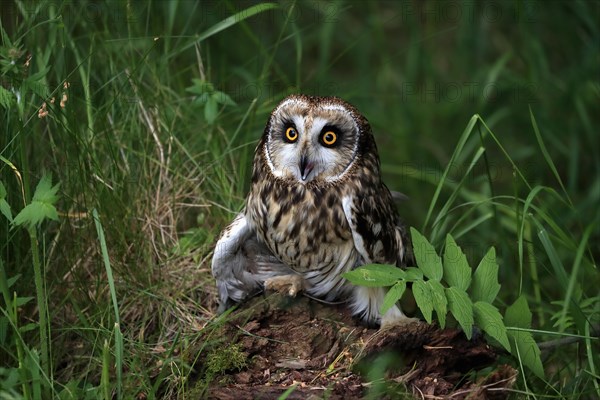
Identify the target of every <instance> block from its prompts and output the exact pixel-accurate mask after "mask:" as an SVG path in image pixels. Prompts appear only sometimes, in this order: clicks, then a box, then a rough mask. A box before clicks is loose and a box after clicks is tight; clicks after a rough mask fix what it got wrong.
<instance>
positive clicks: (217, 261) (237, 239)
mask: <svg viewBox="0 0 600 400" xmlns="http://www.w3.org/2000/svg"><path fill="white" fill-rule="evenodd" d="M211 269H212V274H213V276H214V277H215V279H216V281H217V289H218V291H219V309H218V312H219V313H222V312H223V311H225V310H226V309H227V308H229V307H230V306H231V305H232V302H233V303H239V302H240V301H242V300H244V299H245V298H247V297H249V296H252V295H254V294H257V293H260V292H261V291H262V290H263V285H264V281H265V280H266V279H268V278H270V277H272V276H276V275H282V274H285V273H288V271H289V270H288V268H287V267H286V266H285V265H284V264H283V263H282V262H281V261H279V259H277V258H276V257H275V256H274V255H273V254H272V253H271V252H270V251H269V249H268V248H267V246H266V245H265V244H264V243H262V242H261V241H260V240H259V239H258V237H257V235H256V232H255V231H254V229H253V228H252V226H251V224H250V223H249V222H248V219H247V218H246V216H245V215H244V213H239V214H238V215H237V216H236V217H235V219H234V220H233V222H231V224H229V226H227V227H226V228H225V229H224V230H223V232H222V233H221V236H220V237H219V240H218V241H217V245H216V246H215V250H214V254H213V259H212V265H211Z"/></svg>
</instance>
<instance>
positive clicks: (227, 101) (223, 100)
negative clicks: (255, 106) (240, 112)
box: [213, 91, 237, 106]
mask: <svg viewBox="0 0 600 400" xmlns="http://www.w3.org/2000/svg"><path fill="white" fill-rule="evenodd" d="M213 96H214V97H215V100H217V103H219V104H224V105H226V106H235V105H237V104H235V101H233V99H232V98H231V97H229V95H228V94H226V93H224V92H220V91H216V92H215V93H214V94H213Z"/></svg>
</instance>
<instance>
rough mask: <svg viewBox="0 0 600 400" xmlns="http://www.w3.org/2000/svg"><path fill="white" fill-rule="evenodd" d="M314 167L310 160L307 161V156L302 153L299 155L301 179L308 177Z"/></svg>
mask: <svg viewBox="0 0 600 400" xmlns="http://www.w3.org/2000/svg"><path fill="white" fill-rule="evenodd" d="M314 167H315V164H313V163H312V162H311V161H308V157H307V156H305V155H303V156H301V157H300V176H301V177H302V180H303V181H305V180H306V178H308V176H309V175H310V173H311V171H312V170H313V168H314Z"/></svg>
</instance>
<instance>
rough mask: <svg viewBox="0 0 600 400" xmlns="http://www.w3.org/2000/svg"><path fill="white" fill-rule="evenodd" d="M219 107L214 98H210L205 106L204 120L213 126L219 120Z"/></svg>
mask: <svg viewBox="0 0 600 400" xmlns="http://www.w3.org/2000/svg"><path fill="white" fill-rule="evenodd" d="M217 106H218V105H217V100H216V99H215V98H214V97H213V96H209V97H208V99H207V100H206V104H205V105H204V118H206V122H208V123H209V124H212V123H213V122H215V119H217V112H218V108H217Z"/></svg>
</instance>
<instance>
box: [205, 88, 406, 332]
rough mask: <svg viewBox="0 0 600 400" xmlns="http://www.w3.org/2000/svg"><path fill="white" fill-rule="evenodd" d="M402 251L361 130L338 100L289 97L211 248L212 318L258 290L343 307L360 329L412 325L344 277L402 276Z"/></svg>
mask: <svg viewBox="0 0 600 400" xmlns="http://www.w3.org/2000/svg"><path fill="white" fill-rule="evenodd" d="M409 246H410V241H409V240H408V236H407V232H406V230H405V228H404V226H403V224H402V222H401V221H400V219H399V217H398V214H397V212H396V209H395V206H394V203H393V200H392V195H391V194H390V191H389V190H388V188H387V187H386V186H385V184H384V183H383V182H382V180H381V174H380V163H379V156H378V153H377V147H376V145H375V139H374V137H373V134H372V132H371V127H370V125H369V122H368V121H367V119H366V118H365V117H363V116H362V115H361V114H360V113H359V112H358V111H357V110H356V108H354V107H353V106H352V105H350V104H348V103H347V102H345V101H343V100H341V99H339V98H336V97H313V96H306V95H292V96H289V97H287V98H285V99H284V100H283V101H281V103H279V105H277V107H276V108H275V109H274V110H273V112H272V113H271V115H270V117H269V120H268V122H267V125H266V127H265V130H264V133H263V135H262V138H261V140H260V142H259V143H258V146H257V147H256V150H255V155H254V164H253V170H252V182H251V187H250V192H249V194H248V197H247V199H246V204H245V208H244V209H243V211H242V212H241V213H239V214H238V215H237V216H236V217H235V219H234V220H233V222H232V223H231V224H230V225H229V226H227V227H226V228H225V229H224V230H223V232H222V233H221V236H220V238H219V240H218V242H217V245H216V247H215V251H214V255H213V259H212V273H213V276H214V277H215V279H216V284H217V288H218V295H219V303H220V306H219V311H220V312H222V311H224V310H225V309H227V308H228V307H229V306H230V305H233V304H234V303H239V302H241V301H243V300H244V299H246V298H248V297H249V296H252V295H254V294H256V293H259V292H261V291H263V290H275V291H279V292H282V293H284V294H286V295H289V296H295V295H296V294H297V293H298V292H300V291H304V292H305V293H307V294H308V295H309V296H312V297H316V298H320V299H323V300H326V301H336V300H342V301H347V302H348V304H349V307H350V310H351V312H352V314H353V315H355V316H358V317H359V318H360V319H362V320H363V321H364V322H365V323H366V324H368V325H371V326H372V325H375V326H377V325H388V324H396V323H403V322H405V321H408V320H410V319H409V318H408V317H406V316H405V315H404V314H403V313H402V311H401V310H400V309H399V308H398V307H397V306H393V307H392V308H390V309H389V310H388V311H387V312H386V313H385V314H384V315H381V313H380V311H379V310H380V307H381V305H382V302H383V298H384V296H385V290H384V289H383V288H373V287H362V286H354V285H352V284H351V283H350V282H348V281H347V280H346V279H344V278H343V277H342V274H343V273H344V272H347V271H351V270H352V269H355V268H357V267H359V266H361V265H365V264H369V263H381V264H394V265H397V266H398V267H401V266H403V265H404V264H405V262H406V260H407V259H408V258H409V257H410V253H411V250H410V247H409Z"/></svg>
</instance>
